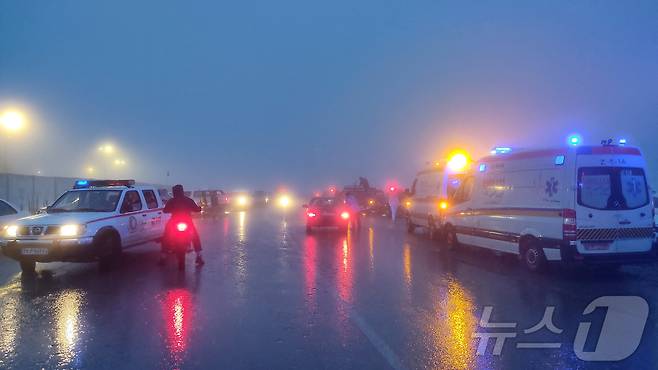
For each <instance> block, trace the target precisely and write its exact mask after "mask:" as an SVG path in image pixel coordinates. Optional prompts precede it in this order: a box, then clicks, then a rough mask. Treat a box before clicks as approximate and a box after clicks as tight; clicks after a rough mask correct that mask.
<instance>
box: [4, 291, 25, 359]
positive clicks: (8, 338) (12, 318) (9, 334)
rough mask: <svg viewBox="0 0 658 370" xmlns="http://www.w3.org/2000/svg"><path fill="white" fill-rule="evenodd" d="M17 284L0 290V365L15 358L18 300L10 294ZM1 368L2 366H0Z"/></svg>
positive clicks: (19, 320) (18, 320) (18, 319)
mask: <svg viewBox="0 0 658 370" xmlns="http://www.w3.org/2000/svg"><path fill="white" fill-rule="evenodd" d="M18 285H19V284H18V283H17V282H14V283H13V284H12V285H9V286H6V287H3V288H2V289H0V301H1V302H3V305H2V307H1V308H0V355H1V356H2V357H1V358H0V365H2V364H9V363H11V361H12V359H13V358H14V357H15V356H16V347H17V343H16V340H17V337H18V332H19V323H20V322H21V318H20V299H19V297H18V296H17V295H15V294H10V293H12V291H14V290H16V289H17V288H18ZM0 367H2V366H0Z"/></svg>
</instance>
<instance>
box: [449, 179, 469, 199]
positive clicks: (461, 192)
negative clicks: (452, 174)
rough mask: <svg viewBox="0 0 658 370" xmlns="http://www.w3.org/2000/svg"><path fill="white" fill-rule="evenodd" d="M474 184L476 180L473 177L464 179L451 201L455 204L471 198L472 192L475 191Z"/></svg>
mask: <svg viewBox="0 0 658 370" xmlns="http://www.w3.org/2000/svg"><path fill="white" fill-rule="evenodd" d="M473 184H474V180H473V178H472V177H468V178H466V179H464V181H462V184H461V186H460V187H459V188H458V189H457V190H456V191H455V193H454V195H453V197H452V200H451V201H450V202H451V203H453V204H460V203H464V202H466V201H469V200H471V194H472V193H473Z"/></svg>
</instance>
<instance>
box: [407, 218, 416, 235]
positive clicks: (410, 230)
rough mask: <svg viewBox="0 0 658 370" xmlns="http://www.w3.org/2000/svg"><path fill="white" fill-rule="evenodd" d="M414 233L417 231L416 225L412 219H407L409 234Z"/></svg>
mask: <svg viewBox="0 0 658 370" xmlns="http://www.w3.org/2000/svg"><path fill="white" fill-rule="evenodd" d="M414 231H416V225H414V223H413V222H411V217H407V232H408V233H409V234H413V233H414Z"/></svg>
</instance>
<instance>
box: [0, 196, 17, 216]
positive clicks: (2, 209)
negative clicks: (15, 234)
mask: <svg viewBox="0 0 658 370" xmlns="http://www.w3.org/2000/svg"><path fill="white" fill-rule="evenodd" d="M16 213H18V212H17V211H16V210H15V209H14V208H13V207H12V206H10V205H9V204H7V203H5V202H3V201H1V200H0V216H7V215H15V214H16Z"/></svg>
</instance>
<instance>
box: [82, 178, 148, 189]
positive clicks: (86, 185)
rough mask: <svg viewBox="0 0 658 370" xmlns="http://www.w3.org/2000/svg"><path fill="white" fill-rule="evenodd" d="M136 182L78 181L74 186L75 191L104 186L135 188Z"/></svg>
mask: <svg viewBox="0 0 658 370" xmlns="http://www.w3.org/2000/svg"><path fill="white" fill-rule="evenodd" d="M134 185H135V180H78V181H76V182H75V185H74V186H73V188H74V189H84V188H90V187H103V186H134Z"/></svg>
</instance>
